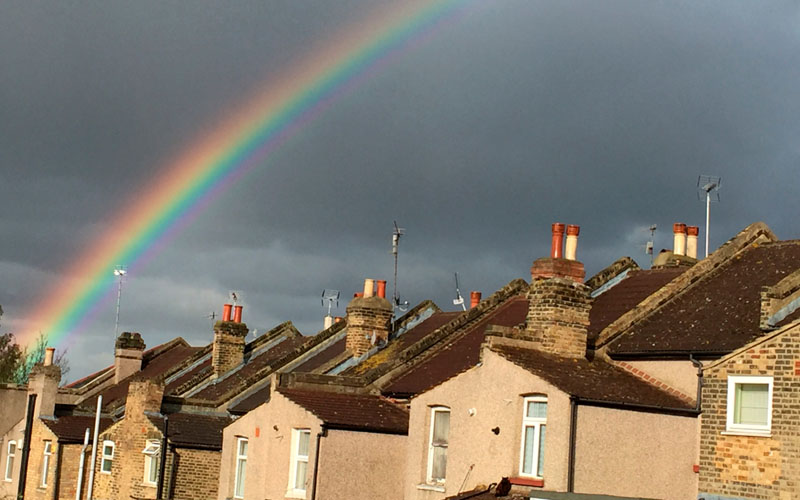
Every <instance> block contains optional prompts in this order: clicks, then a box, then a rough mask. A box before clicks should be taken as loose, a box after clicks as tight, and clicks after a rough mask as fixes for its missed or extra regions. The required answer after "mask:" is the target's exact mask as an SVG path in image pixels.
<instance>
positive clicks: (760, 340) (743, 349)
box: [703, 319, 800, 372]
mask: <svg viewBox="0 0 800 500" xmlns="http://www.w3.org/2000/svg"><path fill="white" fill-rule="evenodd" d="M798 327H800V319H798V320H796V321H793V322H791V323H789V324H788V325H784V326H782V327H780V328H778V329H777V330H775V331H772V332H770V333H768V334H766V335H763V336H761V337H758V338H757V339H755V340H753V341H752V342H750V343H748V344H745V345H743V346H742V347H740V348H738V349H736V350H735V351H732V352H731V353H730V354H728V355H726V356H723V357H721V358H719V359H717V360H716V361H713V362H711V363H709V364H708V365H706V366H704V367H703V372H705V371H707V370H708V371H711V370H714V369H716V368H717V367H719V366H720V365H722V364H725V363H727V362H728V361H730V360H731V359H732V358H735V357H737V356H739V355H740V354H742V353H743V352H746V351H749V350H750V349H752V348H753V347H756V346H759V345H761V344H763V343H765V342H769V341H770V340H772V339H774V338H775V337H778V336H780V335H783V334H784V333H788V332H789V330H793V329H795V328H798Z"/></svg>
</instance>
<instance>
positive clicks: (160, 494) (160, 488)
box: [156, 415, 169, 500]
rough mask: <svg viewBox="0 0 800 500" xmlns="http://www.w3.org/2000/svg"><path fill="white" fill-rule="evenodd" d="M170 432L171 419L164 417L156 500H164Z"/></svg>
mask: <svg viewBox="0 0 800 500" xmlns="http://www.w3.org/2000/svg"><path fill="white" fill-rule="evenodd" d="M168 432H169V417H168V416H166V415H164V439H162V440H161V463H159V464H158V492H157V494H156V499H157V500H161V499H162V498H164V493H163V490H164V469H165V468H166V466H167V436H168V434H167V433H168Z"/></svg>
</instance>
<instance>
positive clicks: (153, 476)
mask: <svg viewBox="0 0 800 500" xmlns="http://www.w3.org/2000/svg"><path fill="white" fill-rule="evenodd" d="M160 458H161V457H159V456H158V455H154V456H152V457H147V458H146V459H145V460H147V461H149V462H150V471H149V472H150V473H149V474H148V477H147V480H148V481H150V482H151V483H156V482H158V467H159V461H160Z"/></svg>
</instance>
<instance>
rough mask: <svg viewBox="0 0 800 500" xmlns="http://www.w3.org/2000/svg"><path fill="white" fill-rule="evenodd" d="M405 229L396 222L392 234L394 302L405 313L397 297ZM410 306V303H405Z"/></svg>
mask: <svg viewBox="0 0 800 500" xmlns="http://www.w3.org/2000/svg"><path fill="white" fill-rule="evenodd" d="M405 231H406V230H405V229H404V228H402V227H397V221H394V231H393V232H392V255H394V292H393V294H392V302H393V303H394V306H395V307H397V308H398V309H400V310H401V311H403V310H404V309H403V308H402V307H401V304H400V297H399V296H398V295H397V253H398V252H397V251H398V249H399V247H400V237H401V236H403V235H404V234H405ZM405 305H406V306H407V305H408V302H407V301H406V302H405Z"/></svg>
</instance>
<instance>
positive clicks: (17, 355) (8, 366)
mask: <svg viewBox="0 0 800 500" xmlns="http://www.w3.org/2000/svg"><path fill="white" fill-rule="evenodd" d="M22 359H23V357H22V350H21V349H20V347H19V345H17V343H16V341H15V340H14V335H13V334H10V333H6V334H4V335H0V383H9V382H14V381H15V380H16V377H15V375H16V373H17V371H18V370H19V367H20V366H21V365H22Z"/></svg>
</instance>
